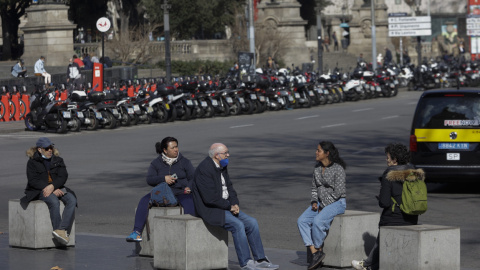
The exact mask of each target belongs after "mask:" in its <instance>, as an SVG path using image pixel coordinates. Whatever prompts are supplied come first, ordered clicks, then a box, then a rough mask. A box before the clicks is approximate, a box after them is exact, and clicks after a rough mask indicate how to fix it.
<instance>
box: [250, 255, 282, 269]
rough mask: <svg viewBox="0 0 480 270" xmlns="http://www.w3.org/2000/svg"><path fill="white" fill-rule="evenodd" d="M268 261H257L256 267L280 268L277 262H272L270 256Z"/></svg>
mask: <svg viewBox="0 0 480 270" xmlns="http://www.w3.org/2000/svg"><path fill="white" fill-rule="evenodd" d="M266 259H267V260H266V261H263V262H255V267H257V268H259V269H278V268H279V267H280V266H279V265H277V264H272V263H271V262H270V261H269V260H268V258H266Z"/></svg>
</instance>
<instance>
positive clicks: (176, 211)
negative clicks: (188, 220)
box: [136, 206, 183, 257]
mask: <svg viewBox="0 0 480 270" xmlns="http://www.w3.org/2000/svg"><path fill="white" fill-rule="evenodd" d="M182 213H183V208H182V207H181V206H175V207H152V208H150V210H149V211H148V224H149V227H150V233H148V232H147V228H145V229H144V230H143V233H142V238H143V240H142V242H136V253H137V254H139V255H141V256H149V257H153V247H154V241H155V237H154V236H155V230H156V229H155V226H154V223H153V222H154V220H153V219H154V218H155V217H164V216H173V215H181V214H182Z"/></svg>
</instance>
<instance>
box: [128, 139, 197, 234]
mask: <svg viewBox="0 0 480 270" xmlns="http://www.w3.org/2000/svg"><path fill="white" fill-rule="evenodd" d="M155 150H156V152H157V154H159V156H158V157H157V158H155V159H154V160H153V161H152V162H151V163H150V167H149V168H148V173H147V183H148V185H150V186H152V187H155V186H156V185H158V184H160V183H162V182H165V183H167V184H168V185H169V187H170V188H171V189H172V192H173V194H174V195H175V197H176V198H177V200H178V202H179V203H180V205H181V206H182V207H183V212H184V213H185V214H190V215H192V216H196V214H195V207H194V204H193V198H192V194H191V191H192V189H191V188H192V181H193V174H194V172H195V168H193V165H192V163H191V162H190V160H188V159H187V158H185V157H184V156H183V155H182V154H180V151H179V150H178V140H177V139H175V138H174V137H165V138H163V140H162V141H161V142H157V143H156V144H155ZM149 201H150V193H148V194H147V195H145V196H143V197H142V198H141V199H140V201H139V202H138V206H137V212H136V213H135V224H134V226H133V231H132V233H131V234H130V235H129V236H128V237H127V238H126V240H127V242H140V241H142V240H143V239H142V232H143V228H144V227H145V224H146V222H147V217H148V212H149Z"/></svg>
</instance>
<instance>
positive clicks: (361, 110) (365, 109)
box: [352, 108, 373, 112]
mask: <svg viewBox="0 0 480 270" xmlns="http://www.w3.org/2000/svg"><path fill="white" fill-rule="evenodd" d="M370 110H373V108H364V109H358V110H353V111H352V112H363V111H370Z"/></svg>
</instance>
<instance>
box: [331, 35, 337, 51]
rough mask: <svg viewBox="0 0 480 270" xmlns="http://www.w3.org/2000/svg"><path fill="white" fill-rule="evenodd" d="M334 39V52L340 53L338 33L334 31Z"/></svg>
mask: <svg viewBox="0 0 480 270" xmlns="http://www.w3.org/2000/svg"><path fill="white" fill-rule="evenodd" d="M332 39H333V50H334V51H338V39H337V32H335V31H333V34H332Z"/></svg>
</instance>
